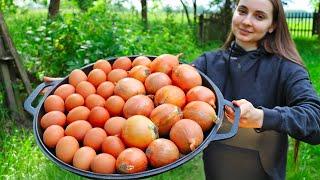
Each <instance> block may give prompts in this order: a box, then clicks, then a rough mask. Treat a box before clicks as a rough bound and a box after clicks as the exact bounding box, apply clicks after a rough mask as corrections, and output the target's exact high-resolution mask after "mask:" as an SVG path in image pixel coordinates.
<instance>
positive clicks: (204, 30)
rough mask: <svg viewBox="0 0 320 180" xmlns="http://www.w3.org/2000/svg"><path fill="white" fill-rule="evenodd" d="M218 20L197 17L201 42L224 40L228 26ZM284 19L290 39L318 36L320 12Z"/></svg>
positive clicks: (212, 17) (295, 13) (202, 16)
mask: <svg viewBox="0 0 320 180" xmlns="http://www.w3.org/2000/svg"><path fill="white" fill-rule="evenodd" d="M220 18H221V17H217V16H216V15H215V14H202V15H200V16H199V31H198V37H199V39H200V41H201V42H208V41H211V40H217V39H220V40H222V39H225V37H226V34H227V31H226V29H228V28H225V27H229V26H230V24H229V23H226V22H224V21H221V19H220ZM286 19H287V23H288V27H289V31H290V33H291V35H292V37H306V38H310V37H312V36H314V35H318V36H320V12H315V13H308V12H289V13H286ZM221 22H222V23H221ZM223 22H224V23H223Z"/></svg>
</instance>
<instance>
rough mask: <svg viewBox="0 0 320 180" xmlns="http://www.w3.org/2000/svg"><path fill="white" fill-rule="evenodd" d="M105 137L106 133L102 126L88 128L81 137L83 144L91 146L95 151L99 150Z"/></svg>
mask: <svg viewBox="0 0 320 180" xmlns="http://www.w3.org/2000/svg"><path fill="white" fill-rule="evenodd" d="M106 137H107V133H106V132H105V131H104V129H102V128H98V127H95V128H92V129H90V130H89V131H88V132H87V133H86V135H85V136H84V139H83V145H84V146H89V147H92V148H93V149H94V150H96V151H100V149H101V144H102V142H103V141H104V139H105V138H106Z"/></svg>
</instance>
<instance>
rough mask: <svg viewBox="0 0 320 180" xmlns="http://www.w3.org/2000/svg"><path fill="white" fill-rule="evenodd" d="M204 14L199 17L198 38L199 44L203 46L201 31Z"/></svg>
mask: <svg viewBox="0 0 320 180" xmlns="http://www.w3.org/2000/svg"><path fill="white" fill-rule="evenodd" d="M203 21H204V14H201V15H200V16H199V38H200V42H201V44H203V40H204V39H203V29H204V27H203V26H204V22H203Z"/></svg>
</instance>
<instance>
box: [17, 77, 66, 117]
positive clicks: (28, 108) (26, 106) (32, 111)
mask: <svg viewBox="0 0 320 180" xmlns="http://www.w3.org/2000/svg"><path fill="white" fill-rule="evenodd" d="M58 82H60V81H52V82H50V83H46V82H43V83H41V84H39V85H38V86H37V87H36V89H35V90H33V91H32V93H31V94H30V95H29V96H28V97H27V99H26V100H25V101H24V104H23V107H24V109H25V110H26V111H27V112H28V113H30V114H31V115H33V116H34V115H35V112H36V108H34V107H33V106H32V103H33V101H34V100H35V99H36V97H37V96H38V95H39V94H40V92H41V91H42V90H43V89H44V88H46V87H49V86H54V85H56V84H57V83H58Z"/></svg>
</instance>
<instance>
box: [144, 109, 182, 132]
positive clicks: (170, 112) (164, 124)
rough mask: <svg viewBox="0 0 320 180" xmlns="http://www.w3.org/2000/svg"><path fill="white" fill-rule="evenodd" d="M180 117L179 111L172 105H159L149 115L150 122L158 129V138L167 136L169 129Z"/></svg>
mask: <svg viewBox="0 0 320 180" xmlns="http://www.w3.org/2000/svg"><path fill="white" fill-rule="evenodd" d="M182 117H183V114H182V111H181V109H180V108H179V107H178V106H175V105H173V104H161V105H159V106H158V107H156V108H155V109H154V110H153V111H152V112H151V114H150V119H151V121H152V122H153V123H154V124H155V125H156V126H157V127H158V128H159V134H160V136H166V135H168V134H169V132H170V129H171V127H172V126H173V125H174V124H175V123H176V122H178V121H179V120H180V119H182Z"/></svg>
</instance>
